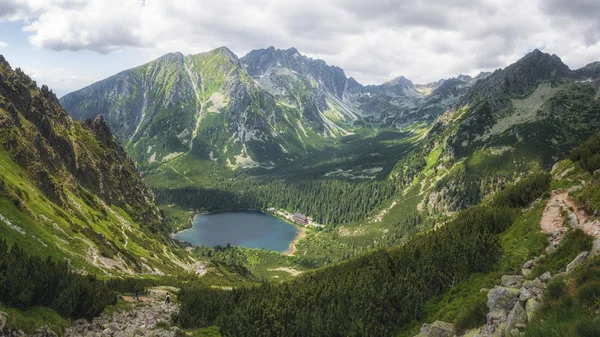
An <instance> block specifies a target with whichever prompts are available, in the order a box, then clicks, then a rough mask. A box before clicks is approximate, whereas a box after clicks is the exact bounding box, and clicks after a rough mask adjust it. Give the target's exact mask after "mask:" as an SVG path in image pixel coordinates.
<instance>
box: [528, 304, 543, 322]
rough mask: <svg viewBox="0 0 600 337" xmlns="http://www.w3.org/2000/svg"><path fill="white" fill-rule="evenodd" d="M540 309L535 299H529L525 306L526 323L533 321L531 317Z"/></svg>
mask: <svg viewBox="0 0 600 337" xmlns="http://www.w3.org/2000/svg"><path fill="white" fill-rule="evenodd" d="M539 307H540V302H539V301H538V300H536V299H535V298H531V299H529V301H527V304H526V305H525V315H527V322H531V320H532V319H533V315H535V313H536V311H537V310H538V309H539Z"/></svg>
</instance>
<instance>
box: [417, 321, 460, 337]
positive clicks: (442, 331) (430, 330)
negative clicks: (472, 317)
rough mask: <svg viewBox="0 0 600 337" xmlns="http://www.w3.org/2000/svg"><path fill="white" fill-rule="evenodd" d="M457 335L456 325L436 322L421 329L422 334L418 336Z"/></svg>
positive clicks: (449, 336)
mask: <svg viewBox="0 0 600 337" xmlns="http://www.w3.org/2000/svg"><path fill="white" fill-rule="evenodd" d="M455 334H456V328H455V327H454V325H452V324H450V323H447V322H443V321H435V322H433V324H424V325H423V327H421V332H420V333H419V334H418V335H417V336H418V337H452V336H454V335H455Z"/></svg>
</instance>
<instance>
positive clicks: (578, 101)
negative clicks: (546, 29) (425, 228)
mask: <svg viewBox="0 0 600 337" xmlns="http://www.w3.org/2000/svg"><path fill="white" fill-rule="evenodd" d="M580 72H581V70H577V71H571V70H569V68H568V67H567V66H566V65H565V64H563V63H562V62H561V61H560V59H559V58H558V57H557V56H556V55H549V54H544V53H542V52H540V51H537V50H536V51H534V52H531V53H530V54H528V55H526V56H525V57H524V58H522V59H521V60H519V61H518V62H516V63H515V64H513V65H510V66H509V67H507V68H505V69H503V70H498V71H496V72H494V73H493V74H492V75H490V76H489V77H487V78H486V79H484V80H481V81H478V82H477V84H476V85H474V86H473V88H472V89H471V90H470V91H469V93H468V94H466V95H465V96H464V98H462V99H461V100H460V101H459V102H458V103H457V104H456V105H455V106H454V107H453V108H452V109H451V110H449V111H448V112H447V113H445V114H444V115H443V116H441V117H440V118H439V119H438V121H437V122H436V123H435V124H434V125H433V126H432V129H431V131H430V133H429V134H428V136H427V141H425V142H424V143H423V144H422V145H421V148H420V150H418V151H417V152H415V153H414V154H413V155H412V156H409V157H407V158H406V159H404V160H403V161H400V162H399V163H398V164H397V166H396V168H395V169H394V170H393V171H392V173H391V178H392V179H393V180H394V181H397V182H398V183H400V184H401V185H402V186H404V188H403V194H404V195H407V194H408V195H414V194H415V193H416V194H418V197H416V198H417V199H419V201H418V207H419V209H421V210H427V211H428V212H430V213H445V212H453V211H456V210H458V209H461V208H464V207H466V206H468V205H472V204H475V203H477V202H479V201H480V200H482V199H483V198H484V197H485V196H486V195H487V194H489V193H491V192H493V191H495V190H497V189H498V188H500V187H502V186H503V185H504V184H505V183H506V182H508V181H511V180H513V179H515V178H516V177H519V176H520V175H523V174H525V173H527V172H529V171H531V170H532V169H549V168H550V167H551V166H552V165H553V164H554V163H556V162H557V161H558V160H560V159H561V158H564V157H565V156H566V155H567V154H568V151H569V150H570V149H571V148H573V147H574V146H575V145H577V144H578V143H580V142H581V141H582V140H584V139H586V138H587V137H589V136H590V135H591V134H592V133H593V132H595V130H597V128H598V127H600V124H599V122H600V120H599V118H598V116H600V100H599V98H600V96H599V92H600V91H599V86H598V83H599V82H598V80H599V79H600V77H596V78H593V79H590V78H589V77H587V78H586V79H585V80H586V81H585V82H584V81H583V78H582V76H581V75H579V74H580ZM587 76H589V75H587Z"/></svg>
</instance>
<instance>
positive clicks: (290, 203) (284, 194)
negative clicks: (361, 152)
mask: <svg viewBox="0 0 600 337" xmlns="http://www.w3.org/2000/svg"><path fill="white" fill-rule="evenodd" d="M395 191H396V187H395V185H394V184H390V183H389V182H385V181H371V182H358V183H353V182H347V181H339V180H301V181H294V182H291V181H286V180H272V181H263V180H245V181H229V182H223V183H222V184H221V185H219V187H218V188H212V189H206V188H197V187H183V188H174V189H165V188H158V189H155V190H154V192H155V194H156V197H157V199H158V201H159V203H163V204H169V203H176V204H178V205H180V206H182V207H186V208H193V209H196V210H199V211H217V210H227V209H264V208H268V207H275V208H278V209H285V210H288V211H290V212H300V213H303V214H306V215H308V216H312V217H313V218H314V219H315V221H316V222H318V223H322V224H340V223H355V222H359V221H361V220H363V219H365V218H366V217H367V216H368V215H369V214H371V213H372V212H373V211H374V210H375V209H376V208H377V207H378V206H379V205H380V204H381V203H382V202H384V201H385V200H387V199H389V198H390V197H391V196H392V195H393V194H394V192H395Z"/></svg>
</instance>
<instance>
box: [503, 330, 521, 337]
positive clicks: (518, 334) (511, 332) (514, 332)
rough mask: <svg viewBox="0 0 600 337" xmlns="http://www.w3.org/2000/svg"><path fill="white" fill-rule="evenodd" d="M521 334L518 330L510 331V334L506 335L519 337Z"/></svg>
mask: <svg viewBox="0 0 600 337" xmlns="http://www.w3.org/2000/svg"><path fill="white" fill-rule="evenodd" d="M522 334H523V333H522V332H521V331H519V329H512V330H511V331H510V332H507V333H506V335H507V336H510V337H517V336H521V335H522Z"/></svg>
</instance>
